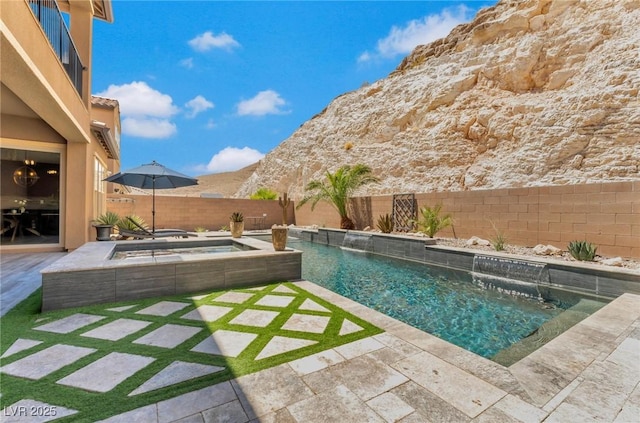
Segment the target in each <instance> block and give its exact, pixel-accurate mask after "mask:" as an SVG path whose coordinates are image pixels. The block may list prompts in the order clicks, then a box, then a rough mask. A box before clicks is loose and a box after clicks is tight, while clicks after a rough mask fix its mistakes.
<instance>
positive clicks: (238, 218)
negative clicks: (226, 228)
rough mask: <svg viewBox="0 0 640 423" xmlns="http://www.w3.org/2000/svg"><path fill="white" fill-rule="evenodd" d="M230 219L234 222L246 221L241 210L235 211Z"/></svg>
mask: <svg viewBox="0 0 640 423" xmlns="http://www.w3.org/2000/svg"><path fill="white" fill-rule="evenodd" d="M229 219H230V220H231V221H232V222H244V215H243V214H242V213H241V212H233V213H231V216H230V217H229Z"/></svg>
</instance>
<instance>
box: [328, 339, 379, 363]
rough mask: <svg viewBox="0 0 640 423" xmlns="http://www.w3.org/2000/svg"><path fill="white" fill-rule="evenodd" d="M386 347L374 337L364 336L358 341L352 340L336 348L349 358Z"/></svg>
mask: <svg viewBox="0 0 640 423" xmlns="http://www.w3.org/2000/svg"><path fill="white" fill-rule="evenodd" d="M381 348H384V344H383V343H381V342H380V341H378V340H376V339H374V338H373V337H371V336H370V337H368V338H363V339H360V340H358V341H354V342H350V343H348V344H344V345H340V346H339V347H336V348H335V350H336V351H337V352H338V353H339V354H340V355H341V356H343V357H344V358H346V359H347V360H349V359H351V358H354V357H358V356H360V355H363V354H367V353H370V352H371V351H376V350H379V349H381Z"/></svg>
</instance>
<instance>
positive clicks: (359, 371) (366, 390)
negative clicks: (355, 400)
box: [329, 355, 409, 401]
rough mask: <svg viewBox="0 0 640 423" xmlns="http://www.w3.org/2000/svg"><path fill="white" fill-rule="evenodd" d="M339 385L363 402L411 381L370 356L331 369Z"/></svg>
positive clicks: (357, 358)
mask: <svg viewBox="0 0 640 423" xmlns="http://www.w3.org/2000/svg"><path fill="white" fill-rule="evenodd" d="M329 371H330V373H331V375H332V376H333V378H334V379H335V380H337V381H338V382H339V384H341V385H344V386H346V387H347V388H349V390H350V391H351V392H353V393H354V394H356V395H357V396H358V397H359V398H360V399H362V400H363V401H368V400H370V399H372V398H374V397H377V396H378V395H380V394H383V393H385V392H387V391H389V390H391V389H393V388H395V387H396V386H398V385H402V384H403V383H405V382H407V381H408V380H409V379H408V378H407V377H406V376H404V375H403V374H402V373H399V372H397V371H396V370H394V369H393V368H391V367H390V366H388V365H386V364H385V363H383V362H381V361H379V360H376V359H375V358H373V357H371V356H369V355H363V356H360V357H356V358H354V359H352V360H348V361H345V362H342V363H340V364H336V365H335V366H333V367H331V368H330V369H329Z"/></svg>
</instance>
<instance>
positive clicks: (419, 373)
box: [393, 352, 507, 417]
mask: <svg viewBox="0 0 640 423" xmlns="http://www.w3.org/2000/svg"><path fill="white" fill-rule="evenodd" d="M393 367H394V368H396V369H397V370H398V371H400V372H401V373H403V374H404V375H406V376H408V377H410V378H411V379H412V380H414V381H415V382H416V383H417V384H419V385H420V386H422V387H424V388H426V389H428V390H429V391H431V392H433V393H434V394H436V395H438V396H439V397H440V398H443V399H444V400H446V401H447V402H449V403H450V404H452V405H454V406H455V407H456V408H458V409H459V410H460V411H462V412H464V413H465V414H466V415H468V416H469V417H476V416H477V415H478V414H480V413H482V412H483V411H484V410H486V409H487V408H488V407H490V406H491V405H493V404H494V403H496V402H497V401H499V400H500V399H501V398H502V397H504V396H505V395H506V394H507V393H506V392H504V391H503V390H501V389H498V388H496V387H495V386H493V385H491V384H489V383H487V382H485V381H484V380H482V379H479V378H477V377H475V376H473V375H471V374H469V373H467V372H465V371H463V370H460V369H459V368H457V367H456V366H454V365H452V364H449V363H447V362H446V361H444V360H441V359H439V358H438V357H436V356H434V355H432V354H429V353H427V352H424V353H420V354H416V355H413V356H411V357H409V358H406V359H404V360H401V361H399V362H398V363H396V364H394V365H393ZM461 392H464V393H465V395H460V393H461Z"/></svg>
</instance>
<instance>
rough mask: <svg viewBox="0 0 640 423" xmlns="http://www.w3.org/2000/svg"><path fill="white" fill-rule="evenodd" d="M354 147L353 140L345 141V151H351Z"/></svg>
mask: <svg viewBox="0 0 640 423" xmlns="http://www.w3.org/2000/svg"><path fill="white" fill-rule="evenodd" d="M352 148H353V143H352V142H351V141H347V142H345V143H344V149H345V151H349V150H351V149H352Z"/></svg>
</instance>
